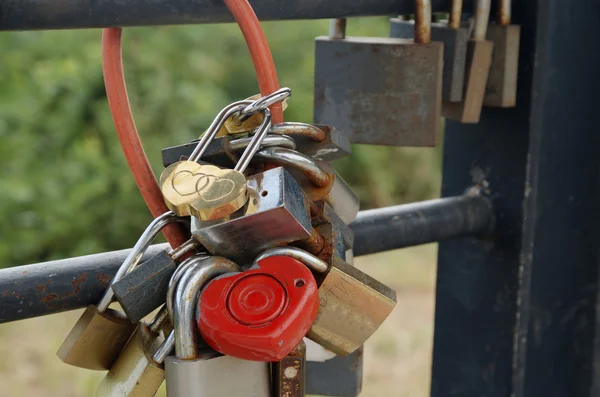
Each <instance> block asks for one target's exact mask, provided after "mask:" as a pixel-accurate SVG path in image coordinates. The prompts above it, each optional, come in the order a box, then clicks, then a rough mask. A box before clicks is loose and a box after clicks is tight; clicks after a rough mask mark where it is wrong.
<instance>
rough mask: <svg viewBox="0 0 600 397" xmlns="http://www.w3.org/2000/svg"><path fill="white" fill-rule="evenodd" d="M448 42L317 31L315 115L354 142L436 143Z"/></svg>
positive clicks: (407, 144)
mask: <svg viewBox="0 0 600 397" xmlns="http://www.w3.org/2000/svg"><path fill="white" fill-rule="evenodd" d="M442 67H443V48H442V45H441V44H440V43H429V44H413V43H412V40H404V39H395V38H388V37H381V38H369V37H346V38H345V39H343V40H337V39H330V38H328V37H318V38H317V40H316V43H315V96H314V97H315V100H314V119H315V122H317V123H321V124H329V125H334V126H336V128H339V129H340V130H342V131H345V132H346V133H347V134H348V135H349V136H350V140H351V141H352V142H353V143H367V144H382V145H394V146H435V145H436V144H437V143H438V140H439V134H440V131H441V114H440V113H441V100H442Z"/></svg>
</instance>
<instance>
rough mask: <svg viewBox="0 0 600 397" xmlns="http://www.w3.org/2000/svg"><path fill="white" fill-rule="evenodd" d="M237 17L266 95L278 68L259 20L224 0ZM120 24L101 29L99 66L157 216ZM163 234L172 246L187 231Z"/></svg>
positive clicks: (157, 195) (276, 112) (278, 113)
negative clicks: (125, 67)
mask: <svg viewBox="0 0 600 397" xmlns="http://www.w3.org/2000/svg"><path fill="white" fill-rule="evenodd" d="M224 2H225V4H226V5H227V7H228V8H229V10H230V11H231V13H232V14H233V17H234V18H235V20H236V21H237V23H238V25H239V27H240V30H241V31H242V34H243V35H244V39H245V40H246V44H247V45H248V49H249V50H250V55H251V57H252V62H253V63H254V68H255V69H256V77H257V80H258V85H259V88H260V92H261V94H262V95H263V96H264V95H268V94H270V93H272V92H274V91H276V90H278V89H279V81H278V79H277V71H276V69H275V63H274V62H273V57H272V55H271V50H270V49H269V45H268V43H267V39H266V37H265V34H264V32H263V30H262V28H261V26H260V22H259V21H258V18H257V17H256V14H255V13H254V10H253V9H252V7H251V6H250V3H248V1H247V0H224ZM121 35H122V29H121V28H108V29H103V31H102V69H103V73H104V85H105V87H106V96H107V98H108V104H109V107H110V111H111V114H112V117H113V122H114V124H115V129H116V130H117V136H118V137H119V142H120V143H121V147H122V149H123V153H124V154H125V158H126V159H127V164H128V165H129V168H130V169H131V172H132V173H133V177H134V179H135V183H136V184H137V186H138V188H139V189H140V192H141V193H142V197H143V198H144V201H146V205H147V206H148V208H149V209H150V212H151V213H152V216H154V217H157V216H159V215H161V214H163V213H165V212H166V211H168V208H167V206H166V205H165V203H164V200H163V196H162V193H161V191H160V188H159V186H158V183H157V182H156V178H155V177H154V173H153V172H152V168H151V167H150V163H149V162H148V158H147V157H146V153H145V152H144V148H143V146H142V143H141V141H140V138H139V135H138V132H137V129H136V127H135V121H134V120H133V114H132V112H131V106H130V104H129V97H128V95H127V87H126V86H125V75H124V73H123V59H122V44H121ZM271 111H272V112H273V123H281V122H283V109H282V106H281V104H276V105H273V106H272V107H271ZM163 232H164V234H165V237H166V238H167V241H169V244H171V246H172V247H177V246H179V245H180V244H182V243H183V242H184V241H185V240H186V233H184V231H183V229H181V227H180V226H179V225H175V224H173V225H169V226H167V227H165V229H163Z"/></svg>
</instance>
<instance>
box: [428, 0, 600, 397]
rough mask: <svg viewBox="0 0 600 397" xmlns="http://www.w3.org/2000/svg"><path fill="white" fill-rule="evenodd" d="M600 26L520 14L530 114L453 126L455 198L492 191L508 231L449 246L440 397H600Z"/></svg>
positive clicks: (449, 160) (438, 368) (440, 323)
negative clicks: (485, 187) (474, 188)
mask: <svg viewBox="0 0 600 397" xmlns="http://www.w3.org/2000/svg"><path fill="white" fill-rule="evenodd" d="M599 19H600V9H599V7H598V2H597V1H596V0H580V1H576V2H568V1H567V2H565V1H563V0H544V1H533V0H532V1H515V2H513V22H514V23H516V24H520V25H521V26H522V35H521V51H520V71H519V94H518V100H517V104H518V107H517V108H515V109H509V110H508V109H507V110H494V109H486V110H485V112H484V114H483V117H482V120H481V122H480V123H479V124H478V125H471V126H470V125H461V124H458V123H452V122H448V123H447V129H446V134H445V146H444V176H443V187H442V195H443V196H451V195H455V194H458V193H460V192H461V191H462V190H463V189H464V188H465V186H467V185H469V184H471V183H472V182H473V181H472V179H473V178H475V180H476V181H479V180H481V179H486V180H487V181H488V182H489V186H490V190H491V192H492V194H491V197H492V201H493V204H494V208H495V211H496V215H497V217H496V220H497V226H496V236H495V239H494V240H493V241H482V240H476V239H472V238H464V239H457V240H452V241H447V242H442V243H441V244H440V247H439V263H438V274H437V291H436V314H435V331H434V352H433V366H432V387H431V396H432V397H446V396H449V395H450V396H455V397H500V396H502V397H505V396H515V397H528V396H548V397H559V396H560V397H563V396H570V397H583V396H586V397H589V396H597V395H598V389H597V388H594V386H593V384H594V383H596V382H597V380H598V375H599V373H598V372H599V371H600V367H599V366H598V363H599V360H598V356H597V355H598V354H599V351H600V349H599V348H598V346H600V344H599V343H598V336H599V335H598V334H596V331H595V329H596V327H597V324H598V320H599V317H598V314H597V307H600V306H597V305H598V303H597V302H598V301H597V299H598V298H597V294H598V264H599V263H600V261H599V259H600V258H599V251H598V241H599V238H600V236H599V234H600V229H598V227H597V225H598V222H599V219H598V218H599V217H600V208H599V207H600V197H599V196H600V194H599V190H598V189H599V184H598V182H599V169H600V168H599V166H600V157H598V153H599V152H600V139H599V136H598V133H597V119H598V118H597V103H598V101H597V94H596V93H597V92H598V90H599V89H600V81H599V80H598V79H597V76H596V75H597V70H598V68H599V67H600V54H598V52H597V51H595V43H594V39H593V38H594V37H598V34H599V33H600V24H599V22H600V21H599ZM573 21H577V22H576V23H573ZM594 341H596V347H595V346H594ZM594 349H596V350H594Z"/></svg>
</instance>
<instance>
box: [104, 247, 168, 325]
mask: <svg viewBox="0 0 600 397" xmlns="http://www.w3.org/2000/svg"><path fill="white" fill-rule="evenodd" d="M176 268H177V264H176V263H175V261H173V259H172V258H171V257H170V256H169V254H168V253H167V252H166V251H161V252H159V253H158V254H156V255H154V256H153V257H151V258H149V259H148V260H147V261H145V262H143V263H141V264H140V265H139V266H137V267H136V268H135V269H133V270H132V271H131V272H129V273H127V274H126V275H124V276H123V277H122V278H121V279H120V280H118V281H116V282H115V283H114V284H112V286H111V288H112V289H113V291H114V293H115V296H116V298H117V300H118V301H119V303H120V304H121V307H122V308H123V311H125V314H126V315H127V318H128V319H129V321H130V322H131V323H134V324H137V323H138V322H139V321H140V320H141V319H143V318H144V317H145V316H146V315H148V314H150V313H151V312H152V311H153V310H154V309H156V308H158V307H159V306H160V305H162V304H163V303H165V298H166V296H167V289H168V287H169V279H170V277H171V275H172V274H173V272H174V271H175V269H176Z"/></svg>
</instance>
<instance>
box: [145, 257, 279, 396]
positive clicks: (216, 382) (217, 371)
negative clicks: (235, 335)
mask: <svg viewBox="0 0 600 397" xmlns="http://www.w3.org/2000/svg"><path fill="white" fill-rule="evenodd" d="M182 266H183V264H182ZM178 270H179V269H178ZM239 270H240V269H239V268H238V266H237V265H236V264H235V263H233V262H231V261H229V260H227V259H225V258H220V257H208V258H206V257H203V258H202V260H201V262H196V263H192V264H189V263H188V264H186V269H184V270H183V271H180V272H179V275H180V279H179V280H178V281H177V280H174V279H176V278H177V275H176V274H174V275H173V278H172V282H171V283H170V284H171V286H172V285H173V284H174V283H176V289H175V291H174V294H173V302H172V308H170V309H168V310H170V311H171V312H172V315H173V325H174V330H173V332H171V334H169V337H168V338H167V340H166V341H165V343H164V344H163V345H162V346H161V348H160V349H159V351H157V353H156V354H155V355H154V358H155V360H160V359H161V358H162V357H164V356H165V355H166V354H168V352H169V351H170V349H171V347H172V346H173V345H174V346H175V356H167V357H166V358H165V359H164V361H165V375H166V380H167V395H168V396H169V397H209V396H211V397H212V396H215V395H223V396H233V395H244V396H248V397H267V396H268V395H269V367H268V365H266V364H265V363H259V362H251V361H245V360H240V359H237V358H234V357H227V356H225V357H222V356H221V354H220V353H217V352H215V351H213V350H212V349H208V348H207V347H201V346H200V345H199V343H198V342H199V338H198V335H197V334H198V329H197V326H196V321H195V316H194V313H195V311H196V307H197V303H198V302H197V300H198V295H199V293H200V291H201V290H202V289H203V288H204V286H205V285H206V283H208V282H209V281H210V280H211V279H213V278H214V277H218V276H219V275H223V274H226V273H231V272H237V271H239ZM176 273H177V272H176ZM167 305H169V300H167ZM167 307H168V308H169V306H167Z"/></svg>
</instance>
